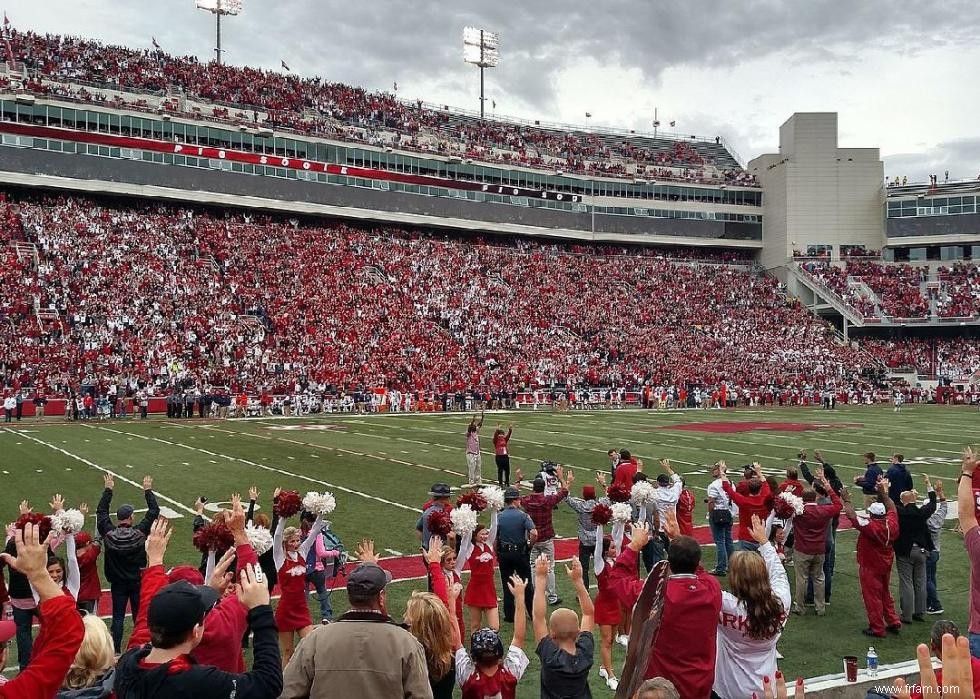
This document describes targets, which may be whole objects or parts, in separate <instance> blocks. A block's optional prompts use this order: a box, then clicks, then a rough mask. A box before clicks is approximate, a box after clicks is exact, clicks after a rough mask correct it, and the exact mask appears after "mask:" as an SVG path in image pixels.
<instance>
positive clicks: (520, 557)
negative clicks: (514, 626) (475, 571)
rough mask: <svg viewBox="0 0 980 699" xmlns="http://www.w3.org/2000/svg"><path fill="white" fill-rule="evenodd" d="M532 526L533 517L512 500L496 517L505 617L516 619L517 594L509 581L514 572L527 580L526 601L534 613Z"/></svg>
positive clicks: (511, 620) (508, 619) (529, 610)
mask: <svg viewBox="0 0 980 699" xmlns="http://www.w3.org/2000/svg"><path fill="white" fill-rule="evenodd" d="M532 529H534V522H532V521H531V517H530V516H529V515H528V514H527V513H526V512H524V511H523V510H519V509H518V508H517V507H516V506H514V505H513V504H508V506H507V507H506V508H504V511H503V512H501V513H500V516H499V517H498V518H497V561H498V563H499V564H500V580H501V582H502V583H503V585H502V587H503V590H504V621H508V622H513V621H514V596H513V595H512V594H511V593H510V589H508V587H507V581H509V580H510V576H511V575H513V574H514V573H517V574H518V575H519V576H521V577H522V578H524V579H525V580H527V582H528V585H527V588H526V589H525V590H524V603H525V605H526V607H527V613H528V614H530V613H531V607H532V601H533V599H534V589H533V587H532V584H533V582H534V579H533V578H532V577H531V560H530V558H529V554H530V551H531V547H530V545H529V544H528V535H529V534H530V532H531V530H532Z"/></svg>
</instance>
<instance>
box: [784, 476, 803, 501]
mask: <svg viewBox="0 0 980 699" xmlns="http://www.w3.org/2000/svg"><path fill="white" fill-rule="evenodd" d="M805 488H806V485H805V484H804V483H803V481H801V480H800V479H799V478H793V479H789V478H787V479H786V480H784V481H783V482H782V483H780V484H779V492H780V493H785V492H786V491H787V490H788V491H789V492H791V493H793V495H795V496H796V497H798V498H801V497H803V490H804V489H805Z"/></svg>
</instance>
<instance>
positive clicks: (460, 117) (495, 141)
mask: <svg viewBox="0 0 980 699" xmlns="http://www.w3.org/2000/svg"><path fill="white" fill-rule="evenodd" d="M10 52H11V54H12V55H13V57H14V61H15V62H16V63H17V64H22V65H23V66H24V69H25V74H26V75H28V76H30V77H28V78H27V79H26V80H25V81H24V85H23V88H24V89H26V90H27V91H28V92H31V93H34V94H38V95H44V94H51V95H57V96H60V97H62V98H67V99H72V100H77V101H82V102H102V103H106V104H108V105H110V106H114V107H123V106H125V107H126V108H130V109H138V110H142V111H152V110H155V109H156V106H155V105H159V107H160V108H162V109H164V110H166V111H168V112H172V113H181V114H182V115H184V116H188V117H190V118H194V119H198V120H208V121H218V122H228V123H233V124H238V125H248V124H253V125H254V124H259V123H262V124H264V125H268V126H271V127H275V128H277V129H283V130H289V131H295V132H299V133H303V134H317V135H321V136H326V137H330V138H336V139H340V140H347V141H355V142H365V143H370V144H374V145H390V146H392V147H395V148H397V149H399V150H409V151H418V152H431V153H436V154H441V155H447V156H460V157H467V158H472V159H477V160H482V161H490V162H503V163H513V164H518V165H522V166H527V167H533V168H548V169H555V168H557V169H561V170H562V171H563V172H568V173H578V174H593V175H602V176H609V177H624V178H633V177H648V178H655V179H660V180H679V181H685V182H702V183H716V184H720V183H728V184H737V185H742V186H750V187H756V186H758V183H757V181H756V179H755V177H754V176H752V175H750V174H748V173H746V172H745V171H744V170H743V169H742V168H741V167H740V166H739V164H738V162H737V161H736V160H735V158H734V157H733V156H732V155H731V154H730V153H729V152H728V151H727V150H726V149H725V147H724V146H723V145H722V144H721V143H720V142H719V141H714V142H712V141H693V140H692V141H687V140H677V139H676V138H673V137H671V138H666V137H661V138H657V139H654V138H651V137H648V136H647V137H645V136H627V135H622V134H612V133H604V134H601V133H593V132H585V131H575V130H567V129H559V128H545V127H541V126H539V125H528V124H521V123H516V122H507V121H496V120H487V121H482V120H479V119H475V118H472V117H470V116H467V115H465V114H461V113H458V112H451V111H449V110H448V108H445V109H437V108H433V107H430V106H426V105H424V104H423V103H421V102H417V103H408V102H404V101H400V100H398V99H396V98H395V96H393V95H391V94H387V93H380V92H377V93H371V92H367V91H365V90H363V89H361V88H355V87H351V86H349V85H343V84H340V83H330V82H326V81H324V80H322V79H320V78H305V79H304V78H300V77H299V76H297V75H294V74H291V73H290V74H282V73H277V72H272V71H262V70H257V69H254V68H248V67H236V66H229V65H219V64H215V63H201V62H199V61H198V60H197V59H196V58H194V57H175V56H170V55H168V54H166V53H164V52H162V51H159V50H154V51H145V50H144V51H138V50H134V49H129V48H124V47H120V46H104V45H102V44H100V43H97V42H94V41H87V40H84V39H79V38H75V37H68V36H65V37H61V36H57V35H50V34H49V35H40V34H36V33H34V32H19V31H16V30H11V32H10ZM108 91H112V92H113V94H112V96H109V95H108V94H107V92H108ZM185 98H187V99H192V100H196V101H197V102H199V103H200V104H202V105H203V106H197V105H191V106H188V107H186V108H185V109H182V108H181V104H182V103H183V100H184V99H185ZM151 102H152V104H151Z"/></svg>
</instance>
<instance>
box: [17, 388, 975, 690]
mask: <svg viewBox="0 0 980 699" xmlns="http://www.w3.org/2000/svg"><path fill="white" fill-rule="evenodd" d="M468 420H469V418H468V416H466V415H462V414H450V415H431V414H429V415H391V416H354V415H351V416H340V415H335V416H327V417H312V418H297V419H290V420H282V419H275V420H272V419H269V420H259V419H255V420H249V421H225V422H204V421H197V420H186V421H167V420H163V419H151V420H148V421H145V422H140V421H134V420H129V421H126V422H111V423H110V422H107V423H100V422H91V423H85V424H65V423H62V422H60V421H58V422H50V421H49V422H44V423H34V422H27V421H24V422H22V423H19V424H17V423H13V424H11V425H3V426H2V427H3V429H2V430H0V455H2V456H0V508H2V511H3V512H5V513H6V517H7V520H8V521H9V520H12V519H13V518H14V517H15V516H16V512H17V503H18V502H19V501H20V500H21V499H23V498H27V499H29V500H30V501H31V503H32V504H33V505H34V506H35V508H36V509H44V508H46V506H47V502H48V499H49V498H50V496H51V495H52V494H53V493H55V492H60V493H62V494H63V495H64V496H65V499H66V501H67V502H68V503H69V506H76V505H77V504H78V503H79V502H83V501H84V502H87V503H89V505H90V507H91V509H92V511H93V516H92V521H91V528H92V529H94V524H95V522H94V510H95V504H96V503H97V502H98V499H99V495H100V493H101V490H102V476H101V473H99V471H101V470H108V471H111V472H112V473H114V474H116V492H115V499H114V501H113V511H114V510H115V508H116V507H118V505H120V504H122V503H124V502H129V503H132V504H134V505H136V507H137V508H138V509H139V508H140V507H145V505H143V504H142V503H143V500H142V491H141V488H140V486H139V483H140V481H141V479H142V476H143V475H144V474H151V475H153V477H154V489H155V490H156V492H157V493H158V496H159V497H160V504H161V505H162V506H164V507H166V508H169V510H170V512H167V514H168V516H172V517H174V524H175V526H176V529H177V531H176V534H175V536H174V538H173V540H172V542H171V550H170V551H169V552H168V562H172V563H179V562H197V561H198V560H199V554H198V553H197V552H196V551H195V550H194V549H193V546H192V544H191V520H192V517H193V509H192V506H193V503H194V500H195V499H196V498H197V497H198V496H199V495H206V496H208V497H209V498H210V500H211V501H212V502H213V503H221V502H224V501H227V500H228V496H229V494H230V493H232V492H241V493H243V494H245V493H246V492H247V489H248V487H249V486H250V485H256V486H257V487H258V488H259V490H260V491H261V495H260V498H259V503H260V506H265V507H268V506H269V505H270V500H271V495H272V491H273V489H274V488H275V487H276V486H281V487H283V488H291V489H296V490H299V491H301V492H305V491H306V490H313V489H321V490H323V489H326V490H330V491H332V492H333V493H334V494H335V496H336V498H337V502H338V506H337V510H336V512H335V513H334V515H333V528H334V530H335V531H336V532H337V533H338V534H339V535H340V536H341V537H342V538H343V539H344V541H345V543H346V544H347V545H348V547H349V548H351V549H353V548H354V545H355V543H356V541H357V540H358V539H359V538H363V537H368V538H373V539H374V540H375V541H376V546H377V548H378V549H379V550H380V551H382V552H386V553H384V554H383V555H397V554H399V553H402V554H412V553H415V552H416V551H417V550H418V549H417V546H418V544H417V540H416V538H415V533H414V523H415V520H416V518H417V517H418V508H419V507H420V506H421V504H422V503H423V502H425V500H426V499H427V495H426V493H427V491H428V488H429V486H430V485H431V484H432V483H433V482H436V481H446V482H448V483H449V484H450V485H452V486H459V485H461V484H462V483H464V482H465V480H466V476H465V472H466V466H465V461H464V458H463V443H464V431H465V427H466V424H467V422H468ZM498 422H500V423H503V424H505V425H506V424H507V423H510V422H513V424H514V437H513V439H512V440H511V451H512V455H513V456H512V463H513V465H514V466H515V467H516V466H520V467H522V468H523V469H524V472H525V474H526V475H528V474H533V473H534V472H536V467H537V465H538V462H540V460H542V459H551V460H555V461H559V462H561V463H564V464H570V465H571V468H573V469H574V470H575V472H576V481H577V482H576V490H578V489H579V487H580V486H581V485H582V484H584V483H586V482H591V481H592V478H593V476H594V472H595V470H597V469H602V470H606V469H607V468H608V463H607V459H606V456H605V453H606V450H607V449H609V448H613V447H615V448H629V449H630V450H631V451H632V452H633V453H634V454H636V455H638V456H639V457H640V458H641V459H643V461H644V462H645V470H647V471H648V472H652V471H656V470H657V469H658V466H657V464H658V462H659V460H660V459H661V458H670V459H671V461H672V462H673V464H674V467H675V469H676V470H677V471H678V472H680V473H681V474H683V475H684V476H685V478H686V479H687V482H688V484H689V485H691V486H693V487H695V489H696V493H697V494H698V496H699V497H698V506H697V509H696V511H695V524H704V513H705V509H704V507H705V506H704V504H703V503H702V496H703V492H704V491H703V489H704V487H705V486H706V485H707V484H708V482H709V480H710V476H708V474H707V468H706V464H709V463H711V462H713V461H715V460H717V459H725V460H727V461H728V463H729V465H732V466H741V465H743V464H745V463H749V462H751V461H759V462H760V463H762V464H763V466H764V467H765V468H766V470H767V471H769V472H772V473H773V474H774V475H775V474H779V475H778V477H780V478H781V477H782V476H781V474H782V471H783V470H784V469H785V468H786V467H787V466H790V465H794V464H795V455H796V453H797V452H798V451H799V450H800V449H801V448H805V449H807V450H809V451H810V453H811V454H812V453H813V451H814V450H815V449H820V450H821V451H822V452H823V454H824V456H825V458H826V459H827V460H828V461H830V462H831V463H833V464H834V465H835V466H836V467H837V468H838V473H839V475H840V477H841V478H842V480H844V481H845V482H848V481H850V480H851V479H852V478H853V476H854V475H857V474H859V473H861V472H862V471H863V469H862V468H861V456H860V455H861V454H862V453H864V452H865V451H869V450H870V451H874V452H876V453H877V454H879V457H880V459H881V460H886V458H887V455H888V454H891V453H893V452H896V451H897V452H902V453H904V454H905V455H906V460H907V461H908V462H909V463H910V469H911V470H912V472H913V474H915V475H916V476H918V475H919V474H922V473H928V474H929V475H930V476H932V477H933V478H942V479H944V480H945V481H947V483H948V485H949V488H948V490H949V491H950V493H951V494H952V493H955V477H956V474H957V473H958V471H959V469H958V463H959V454H960V453H961V450H962V448H963V447H964V446H965V445H966V444H968V443H969V442H970V441H974V442H975V441H976V440H977V435H978V434H980V430H978V427H980V415H978V413H977V412H976V411H973V410H970V409H969V408H945V407H941V406H907V407H906V408H904V409H903V411H902V412H901V413H900V414H895V413H893V412H892V410H891V409H890V408H887V409H886V408H857V407H844V408H841V409H839V410H837V411H835V412H825V411H821V410H818V409H815V408H799V409H778V410H747V409H746V410H737V411H710V412H709V411H697V412H695V411H683V412H643V411H639V410H626V411H616V412H605V411H599V412H584V413H583V412H579V413H573V414H556V413H551V412H543V411H539V412H532V411H521V412H519V413H510V414H501V415H490V414H488V415H487V417H486V426H485V428H484V430H483V441H482V443H483V447H484V450H486V449H487V448H488V447H489V442H490V440H489V436H490V434H491V433H492V430H493V427H494V425H495V424H497V423H498ZM722 422H724V423H742V422H753V423H757V422H762V423H773V424H772V425H769V426H768V429H754V430H751V431H743V432H725V433H719V432H711V431H695V430H690V429H684V430H679V429H676V428H677V426H679V425H690V424H692V423H722ZM775 423H807V424H815V425H818V426H819V427H818V428H816V429H808V430H806V431H797V432H794V431H787V430H786V429H785V427H781V426H779V425H777V424H775ZM763 427H767V426H763ZM492 470H493V457H492V452H490V453H487V452H486V451H485V453H484V476H485V477H486V476H488V475H489V476H493V475H494V474H493V473H491V471H492ZM918 484H919V486H920V489H921V490H924V488H922V487H921V480H919V481H918ZM953 497H954V499H955V495H954V496H953ZM856 501H857V502H860V495H859V493H856ZM954 525H955V521H954V520H950V521H949V522H948V526H949V529H950V531H948V532H947V533H946V534H945V535H944V537H943V544H942V550H943V557H942V559H941V561H940V564H939V566H940V569H939V582H940V596H941V598H942V600H943V602H944V605H945V608H946V614H945V616H946V617H948V618H951V619H953V620H955V621H956V622H957V623H960V624H961V626H962V625H965V622H966V607H967V590H968V585H969V563H968V561H967V559H966V556H965V554H964V552H963V547H962V544H961V537H960V536H959V535H958V534H956V533H954V532H953V531H952V528H953V526H954ZM556 529H557V531H558V534H559V535H560V536H574V535H575V531H576V527H575V520H574V516H573V515H572V513H571V511H570V510H569V509H568V508H567V507H564V506H563V507H561V508H560V509H559V511H558V514H557V516H556ZM854 542H855V534H854V533H853V532H842V533H841V534H840V536H839V538H838V546H837V566H836V574H835V578H834V587H833V589H834V594H833V601H832V605H831V606H830V607H829V610H828V614H827V616H826V617H824V618H817V617H815V616H813V615H812V614H811V615H810V616H806V617H804V618H799V617H791V618H790V620H789V622H788V624H787V627H786V631H785V633H784V634H783V637H782V639H781V641H780V644H779V649H780V652H781V653H782V654H783V655H784V656H785V659H784V660H783V661H782V662H781V667H782V669H783V670H784V672H786V673H787V674H788V675H789V676H791V677H793V676H797V675H803V676H806V677H813V676H817V675H821V674H825V673H831V672H839V671H840V657H841V656H842V655H848V654H856V655H858V656H863V654H864V651H865V650H866V649H867V646H868V642H867V641H868V639H866V638H865V637H864V636H862V635H861V629H862V628H864V626H865V625H866V622H865V617H864V611H863V606H862V604H861V600H860V593H859V590H858V582H857V577H856V570H855V563H854ZM704 556H705V565H706V566H709V565H711V564H712V563H713V560H714V550H713V548H712V547H705V549H704ZM421 573H422V568H421V565H419V574H421ZM790 573H791V576H790V577H791V581H792V571H790ZM892 579H893V583H894V585H893V587H894V586H896V585H897V574H896V575H893V576H892ZM559 580H560V582H561V591H560V592H561V595H562V597H563V598H564V599H565V600H566V602H571V601H572V600H573V599H574V597H573V595H572V593H571V588H570V586H568V585H567V584H566V581H565V579H564V576H563V575H559ZM420 587H423V588H424V582H423V581H417V580H416V581H403V582H397V583H394V584H393V589H392V592H391V594H390V595H389V600H390V603H391V607H392V609H391V610H390V611H391V612H392V614H393V615H395V616H396V617H399V616H400V615H401V613H402V612H403V610H404V602H405V599H406V597H407V596H408V595H409V594H410V592H411V591H412V590H413V589H419V588H420ZM896 594H897V590H896ZM333 602H334V607H335V610H336V611H338V612H339V611H342V610H343V609H344V607H345V596H344V594H343V592H342V591H341V592H339V593H335V594H334V595H333ZM315 613H316V614H318V613H319V612H318V610H317V611H315ZM935 618H937V617H927V619H929V620H932V619H935ZM929 626H930V625H929V624H928V623H921V624H916V625H913V626H912V627H910V628H906V629H905V630H903V632H902V634H901V636H899V637H897V638H896V637H893V638H888V639H882V640H881V641H879V642H878V643H876V644H875V645H876V647H877V649H878V653H879V656H880V658H881V663H882V664H886V663H891V662H897V661H901V660H907V659H910V658H913V657H914V649H915V644H916V643H918V642H920V641H922V640H924V639H926V638H927V637H928V631H929ZM503 631H504V635H505V640H506V639H507V638H509V636H510V632H511V630H510V628H509V626H507V625H505V628H504V630H503ZM531 646H532V644H531V643H528V644H526V649H527V650H528V652H529V655H532V656H533V648H531ZM617 648H618V647H617ZM619 650H621V649H619ZM11 651H12V652H11V657H12V658H16V654H15V651H14V649H13V648H12V649H11ZM616 657H617V662H618V663H621V662H622V653H620V652H618V651H617V656H616ZM532 660H533V657H532ZM8 664H10V663H9V662H8ZM537 681H538V680H537V671H536V663H532V671H531V673H530V676H529V677H528V678H526V679H525V681H524V682H522V686H523V687H524V689H523V691H522V693H521V695H520V696H525V697H531V696H537V694H538V692H537ZM593 691H594V693H595V694H596V696H611V694H612V693H611V692H609V690H607V689H606V687H605V685H604V684H603V683H602V682H601V680H599V679H598V677H597V676H595V675H594V677H593Z"/></svg>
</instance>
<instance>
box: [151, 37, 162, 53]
mask: <svg viewBox="0 0 980 699" xmlns="http://www.w3.org/2000/svg"><path fill="white" fill-rule="evenodd" d="M150 39H151V40H152V41H153V48H155V49H157V50H158V51H159V50H160V44H158V43H157V38H156V37H155V36H151V37H150Z"/></svg>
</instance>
